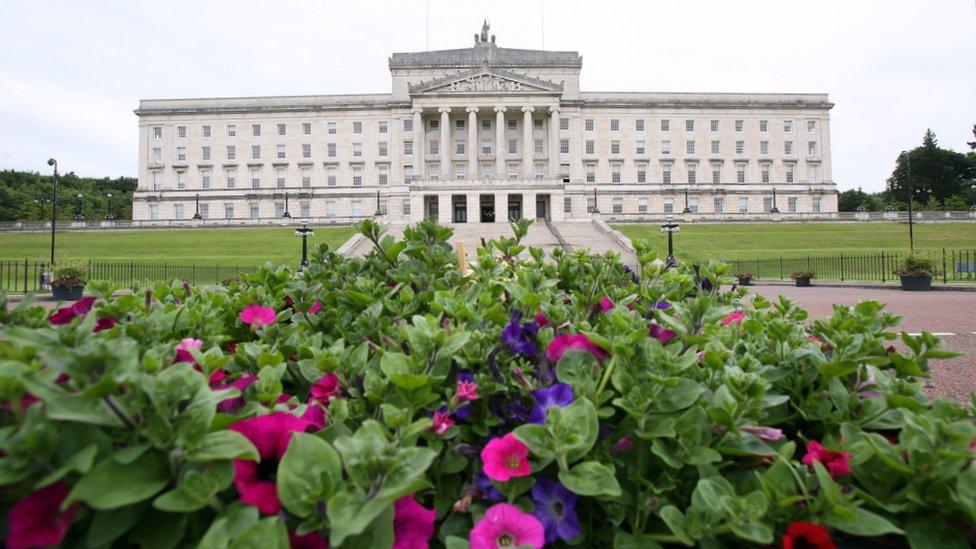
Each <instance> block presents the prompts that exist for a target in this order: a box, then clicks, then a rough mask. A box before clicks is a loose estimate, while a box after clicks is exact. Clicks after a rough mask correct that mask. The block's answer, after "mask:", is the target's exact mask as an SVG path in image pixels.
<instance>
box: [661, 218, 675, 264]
mask: <svg viewBox="0 0 976 549" xmlns="http://www.w3.org/2000/svg"><path fill="white" fill-rule="evenodd" d="M678 230H679V227H678V224H677V223H675V221H674V216H673V215H669V216H668V217H667V221H665V222H664V224H663V225H661V232H665V233H668V260H667V266H668V267H674V266H675V265H676V264H677V263H678V262H677V260H675V259H674V233H676V232H678Z"/></svg>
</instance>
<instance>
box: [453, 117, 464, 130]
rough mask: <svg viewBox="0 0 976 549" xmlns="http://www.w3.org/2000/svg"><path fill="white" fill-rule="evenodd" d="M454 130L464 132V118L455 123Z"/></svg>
mask: <svg viewBox="0 0 976 549" xmlns="http://www.w3.org/2000/svg"><path fill="white" fill-rule="evenodd" d="M454 129H456V130H458V131H463V130H464V119H463V118H458V119H457V120H455V121H454Z"/></svg>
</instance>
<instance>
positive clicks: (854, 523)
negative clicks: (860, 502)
mask: <svg viewBox="0 0 976 549" xmlns="http://www.w3.org/2000/svg"><path fill="white" fill-rule="evenodd" d="M852 511H853V513H854V516H855V518H854V519H853V520H845V519H844V518H842V517H840V516H837V515H834V514H828V515H826V516H825V517H824V524H827V525H828V526H833V527H834V528H836V529H838V530H840V531H842V532H847V533H848V534H852V535H855V536H861V537H866V538H873V537H876V536H883V535H884V534H904V532H903V531H902V530H901V528H898V527H897V526H895V525H894V524H892V523H891V522H890V521H889V520H888V519H886V518H884V517H882V516H881V515H876V514H874V513H872V512H871V511H868V510H867V509H864V508H861V507H854V508H853V509H852Z"/></svg>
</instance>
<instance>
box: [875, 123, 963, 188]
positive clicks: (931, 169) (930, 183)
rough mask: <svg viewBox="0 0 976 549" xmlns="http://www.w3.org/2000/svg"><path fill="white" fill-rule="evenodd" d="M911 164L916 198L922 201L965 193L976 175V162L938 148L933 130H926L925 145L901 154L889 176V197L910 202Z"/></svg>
mask: <svg viewBox="0 0 976 549" xmlns="http://www.w3.org/2000/svg"><path fill="white" fill-rule="evenodd" d="M909 163H910V164H911V184H912V192H913V193H914V197H913V198H914V200H917V201H920V202H922V203H923V204H925V203H928V202H929V199H930V198H931V197H934V198H935V199H936V200H937V201H938V202H940V203H941V202H942V201H944V200H945V199H947V198H949V197H951V196H953V195H956V194H963V193H965V192H966V188H967V187H968V185H969V181H970V179H972V178H973V176H974V175H976V163H974V161H973V158H972V157H970V156H967V155H965V154H962V153H959V152H956V151H953V150H950V149H943V148H941V147H939V143H938V140H937V139H936V137H935V134H934V133H933V132H932V130H926V132H925V136H924V138H923V139H922V146H921V147H916V148H914V149H912V150H910V151H907V152H906V153H904V154H901V155H899V156H898V158H897V160H896V164H895V170H894V172H892V174H891V177H889V178H888V188H887V197H888V198H889V199H890V200H897V201H900V202H907V201H908V172H909V168H908V164H909Z"/></svg>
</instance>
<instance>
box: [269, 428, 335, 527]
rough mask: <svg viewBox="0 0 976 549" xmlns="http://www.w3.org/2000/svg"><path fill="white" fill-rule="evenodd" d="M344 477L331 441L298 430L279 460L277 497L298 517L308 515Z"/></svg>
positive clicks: (328, 495) (330, 493) (327, 496)
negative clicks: (330, 443)
mask: <svg viewBox="0 0 976 549" xmlns="http://www.w3.org/2000/svg"><path fill="white" fill-rule="evenodd" d="M341 481H342V461H341V460H340V459H339V454H338V453H337V452H336V451H335V449H333V448H332V446H330V445H329V443H327V442H325V441H324V440H322V439H320V438H318V437H317V436H315V435H310V434H307V433H295V434H293V435H292V439H291V442H290V443H289V444H288V449H287V450H286V451H285V455H284V456H283V457H282V458H281V462H280V463H279V464H278V477H277V485H278V497H279V498H280V499H281V504H282V505H283V506H284V507H285V509H288V511H290V512H291V513H293V514H295V515H296V516H299V517H308V516H309V515H311V514H312V513H313V512H314V511H315V508H316V504H317V503H318V502H319V501H326V500H328V498H329V497H330V496H331V495H332V493H333V492H334V491H335V488H336V486H338V484H339V483H340V482H341Z"/></svg>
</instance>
